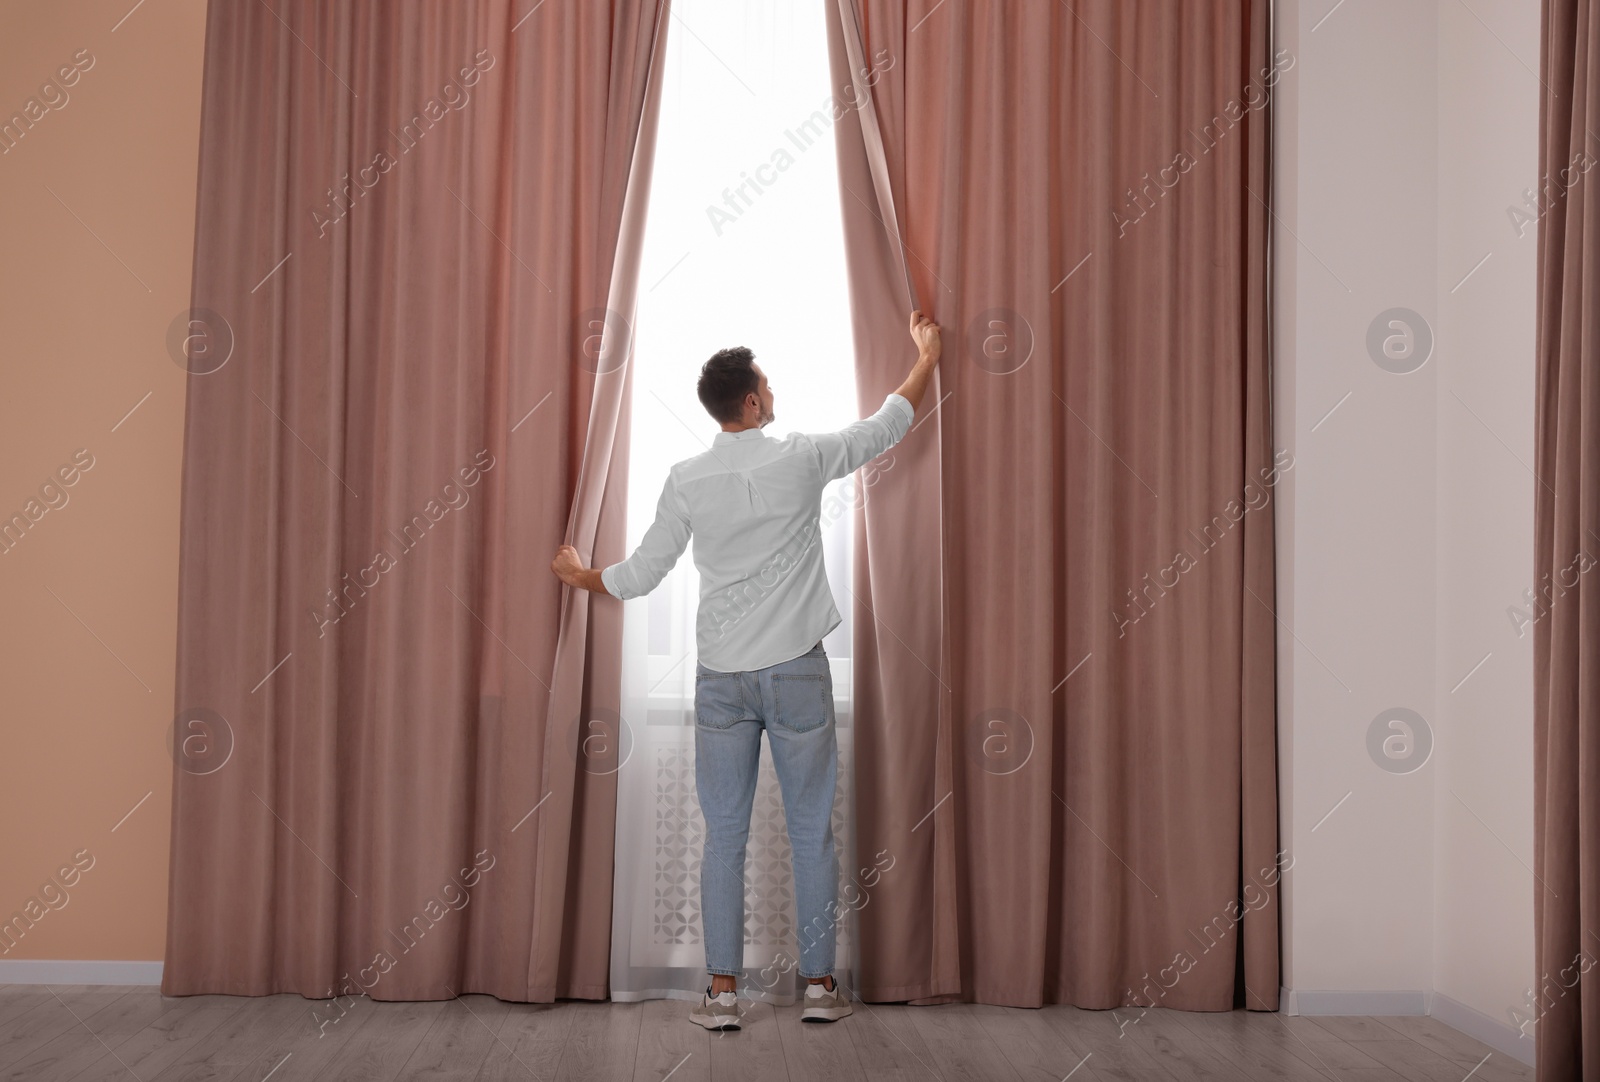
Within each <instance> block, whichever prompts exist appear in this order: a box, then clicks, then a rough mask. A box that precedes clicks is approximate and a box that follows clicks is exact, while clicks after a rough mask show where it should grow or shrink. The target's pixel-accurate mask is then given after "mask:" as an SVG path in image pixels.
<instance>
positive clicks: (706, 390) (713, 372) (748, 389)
mask: <svg viewBox="0 0 1600 1082" xmlns="http://www.w3.org/2000/svg"><path fill="white" fill-rule="evenodd" d="M755 357H756V355H755V354H754V353H752V352H751V351H750V349H749V348H748V347H746V346H731V347H729V348H728V349H719V350H717V351H716V352H715V353H713V354H712V355H711V359H710V360H709V361H707V362H706V363H705V364H703V365H701V366H700V383H699V385H698V386H697V387H696V388H695V390H696V393H698V394H699V395H700V404H701V405H702V406H704V407H705V408H706V412H707V413H709V414H711V416H712V417H713V418H714V419H715V420H717V421H718V422H719V423H722V424H727V423H729V422H732V421H737V420H739V418H740V417H742V416H743V415H744V396H745V395H747V394H759V393H760V387H761V380H760V379H759V378H757V376H756V370H755V369H754V368H752V367H751V365H750V362H752V361H754V360H755Z"/></svg>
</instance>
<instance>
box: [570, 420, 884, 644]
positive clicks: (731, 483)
mask: <svg viewBox="0 0 1600 1082" xmlns="http://www.w3.org/2000/svg"><path fill="white" fill-rule="evenodd" d="M914 412H915V411H913V410H912V408H911V403H910V402H909V401H907V400H906V399H905V398H904V397H903V396H901V395H898V394H890V395H889V396H888V397H887V398H885V399H884V400H883V405H882V406H881V407H880V408H879V409H878V412H877V413H874V414H873V415H872V416H871V417H866V418H863V419H862V420H859V421H856V422H854V423H853V424H849V425H846V426H845V427H844V428H841V429H840V430H839V431H837V432H820V433H816V434H812V435H808V434H806V433H803V432H794V433H790V435H789V436H787V437H786V438H784V439H781V440H779V439H773V438H772V437H770V436H768V435H766V434H765V433H764V432H763V431H762V430H761V429H759V428H748V429H745V430H743V431H741V432H718V433H717V434H716V436H715V437H714V438H713V440H712V443H711V447H710V449H709V450H707V451H705V452H703V453H701V454H698V455H695V456H694V457H693V458H687V459H684V460H683V461H682V462H679V463H677V464H676V465H674V466H673V467H672V468H671V470H669V471H668V473H667V483H666V485H665V486H663V488H662V490H661V500H660V502H659V503H658V504H657V505H656V519H655V522H653V523H651V525H650V528H649V529H648V530H646V531H645V534H644V537H643V538H642V539H641V540H640V542H639V547H638V548H637V549H635V550H634V551H633V555H631V556H629V557H628V558H627V559H626V560H624V561H622V562H621V563H616V564H612V565H610V566H609V567H607V568H605V569H604V570H602V571H601V572H600V581H601V582H602V583H604V584H605V588H606V592H607V593H609V594H611V595H612V596H613V597H619V598H622V599H624V600H626V599H628V598H631V597H639V596H640V595H642V594H647V593H649V592H650V591H651V590H653V589H655V588H656V585H657V584H658V583H660V582H661V580H662V579H663V578H665V577H666V574H667V572H668V571H671V570H672V566H673V565H674V564H676V563H677V562H678V557H680V556H682V555H683V550H684V547H685V546H686V545H688V543H689V537H690V535H691V534H693V536H694V564H695V567H696V568H698V569H699V571H700V612H699V617H698V619H697V621H696V624H695V641H696V645H697V648H698V651H699V655H700V663H701V664H702V665H705V666H706V667H707V668H709V669H715V670H717V671H719V672H742V671H748V670H751V669H761V668H765V667H766V666H768V665H776V664H777V663H778V662H780V661H788V660H790V659H791V658H796V657H799V656H800V655H801V654H803V653H805V652H806V651H808V650H810V649H811V648H812V647H813V646H815V645H816V644H817V643H818V641H819V640H821V639H822V637H823V636H825V635H826V634H828V632H830V631H832V630H833V629H834V628H835V627H838V626H839V621H840V619H841V617H840V616H839V610H838V609H837V608H836V607H835V606H834V603H833V591H832V590H830V589H829V588H828V578H827V575H826V573H825V571H824V568H823V564H822V539H821V536H820V532H821V531H820V526H819V521H820V519H821V516H822V489H823V486H825V485H826V484H827V483H828V482H829V481H832V480H834V479H836V478H839V477H844V476H845V475H847V474H850V473H853V472H854V471H855V470H857V469H858V468H860V467H861V466H863V465H865V464H866V463H867V462H870V461H871V460H872V459H874V458H876V457H877V456H878V455H881V454H882V453H883V452H884V451H886V450H888V449H889V448H890V447H893V446H894V445H895V444H896V443H899V442H900V440H901V439H902V438H903V437H904V436H905V434H906V432H907V431H908V430H909V429H910V428H911V421H912V418H913V416H914Z"/></svg>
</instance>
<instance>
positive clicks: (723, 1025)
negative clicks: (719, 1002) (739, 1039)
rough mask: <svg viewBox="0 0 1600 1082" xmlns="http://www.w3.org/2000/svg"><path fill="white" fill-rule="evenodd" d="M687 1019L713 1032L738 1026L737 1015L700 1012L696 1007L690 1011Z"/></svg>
mask: <svg viewBox="0 0 1600 1082" xmlns="http://www.w3.org/2000/svg"><path fill="white" fill-rule="evenodd" d="M689 1021H691V1022H693V1023H694V1024H695V1025H697V1026H704V1027H705V1028H706V1029H709V1030H712V1031H713V1032H715V1031H718V1030H729V1029H738V1028H739V1017H738V1016H737V1015H732V1016H730V1015H726V1014H701V1013H700V1011H699V1010H698V1009H696V1010H694V1011H691V1012H690V1014H689Z"/></svg>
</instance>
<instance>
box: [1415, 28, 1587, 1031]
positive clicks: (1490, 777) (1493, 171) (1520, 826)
mask: <svg viewBox="0 0 1600 1082" xmlns="http://www.w3.org/2000/svg"><path fill="white" fill-rule="evenodd" d="M1470 2H1471V10H1468V9H1467V8H1466V7H1464V6H1463V5H1462V4H1461V3H1459V2H1458V0H1445V2H1443V3H1441V4H1440V6H1439V53H1438V55H1439V142H1438V147H1439V209H1438V217H1437V220H1438V230H1439V252H1438V260H1439V273H1438V277H1437V283H1438V289H1437V296H1438V302H1437V303H1438V312H1439V319H1440V323H1441V325H1442V326H1441V327H1440V334H1439V338H1440V343H1441V356H1440V359H1441V361H1442V362H1443V363H1442V365H1441V367H1440V370H1439V377H1438V379H1439V389H1440V395H1439V400H1438V405H1437V407H1436V410H1437V412H1436V418H1437V419H1436V425H1437V428H1438V433H1439V450H1438V463H1439V466H1438V475H1439V491H1438V496H1437V508H1438V522H1437V524H1436V527H1435V532H1436V536H1437V538H1438V552H1439V566H1438V570H1437V576H1436V579H1435V582H1436V583H1437V590H1438V596H1439V612H1438V624H1437V626H1438V647H1437V657H1438V672H1437V680H1436V683H1435V699H1436V701H1437V702H1438V707H1437V713H1438V718H1439V726H1440V728H1441V729H1442V730H1443V736H1442V739H1441V742H1440V749H1439V760H1438V762H1437V764H1436V767H1437V769H1436V773H1435V775H1434V789H1435V792H1434V816H1435V823H1436V833H1435V839H1436V848H1435V851H1434V892H1435V893H1434V913H1435V915H1436V924H1435V928H1434V955H1435V965H1434V980H1433V986H1434V988H1435V989H1436V990H1437V991H1438V992H1439V993H1440V996H1441V997H1444V999H1443V1002H1436V1003H1435V1007H1434V1013H1435V1014H1438V1015H1440V1016H1441V1017H1443V1018H1444V1019H1445V1020H1446V1021H1451V1022H1452V1024H1457V1025H1458V1026H1459V1027H1460V1028H1469V1027H1470V1025H1471V1023H1472V1022H1473V1019H1472V1018H1471V1017H1470V1016H1468V1017H1463V1018H1461V1020H1460V1021H1459V1022H1457V1021H1456V1018H1457V1016H1458V1015H1460V1013H1461V1010H1462V1009H1469V1010H1471V1011H1473V1012H1477V1013H1478V1014H1481V1015H1483V1016H1487V1017H1486V1019H1484V1021H1488V1020H1493V1022H1495V1023H1499V1024H1503V1025H1510V1024H1511V1021H1510V1018H1509V1017H1508V1011H1509V1010H1510V1009H1511V1008H1525V1006H1526V1003H1527V1000H1526V993H1527V991H1528V989H1529V987H1530V985H1532V984H1533V983H1534V953H1533V904H1534V897H1535V892H1536V891H1537V890H1538V889H1539V887H1538V884H1537V882H1536V881H1535V880H1534V878H1533V870H1532V869H1533V632H1532V629H1531V628H1528V627H1526V626H1524V628H1523V634H1522V635H1521V636H1520V637H1519V634H1518V627H1517V624H1515V623H1513V621H1512V619H1511V618H1510V617H1509V616H1508V613H1507V610H1508V608H1512V607H1515V608H1519V609H1520V608H1523V607H1524V605H1523V601H1522V594H1523V591H1524V590H1526V589H1528V588H1530V587H1532V586H1533V585H1534V579H1533V495H1534V488H1535V486H1536V485H1537V484H1538V481H1536V480H1535V478H1534V475H1533V470H1532V467H1533V464H1534V450H1533V448H1534V440H1533V434H1534V383H1535V380H1534V299H1535V298H1534V281H1535V273H1536V260H1535V256H1536V249H1537V244H1538V240H1537V236H1536V229H1535V228H1534V226H1533V225H1532V224H1528V225H1527V226H1526V228H1525V230H1524V234H1523V235H1522V236H1520V237H1519V236H1518V235H1517V232H1518V231H1517V228H1516V227H1515V226H1514V225H1513V224H1512V219H1511V216H1510V215H1508V214H1507V209H1508V208H1510V207H1512V206H1516V207H1523V205H1524V204H1523V201H1522V192H1523V190H1524V189H1526V188H1531V187H1535V186H1536V185H1537V184H1538V172H1539V164H1538V154H1539V131H1538V124H1539V99H1540V96H1541V95H1542V94H1543V93H1544V90H1543V87H1542V85H1541V83H1540V77H1539V74H1538V73H1539V8H1540V5H1539V4H1537V3H1531V2H1529V0H1470ZM1485 256H1487V257H1488V260H1487V262H1484V263H1482V265H1481V266H1479V267H1478V269H1477V271H1475V272H1472V268H1473V266H1475V265H1477V264H1478V263H1479V261H1480V260H1483V259H1484V257H1485ZM1469 272H1471V277H1469V278H1466V280H1465V282H1463V281H1462V280H1463V277H1464V276H1466V275H1467V274H1468V273H1469ZM1588 553H1589V555H1590V556H1597V555H1600V550H1596V549H1594V548H1592V547H1591V548H1590V549H1588ZM1558 603H1559V602H1558ZM1485 656H1487V660H1483V659H1484V658H1485ZM1480 661H1483V665H1482V667H1481V668H1478V669H1477V671H1476V672H1473V673H1472V676H1471V677H1470V678H1469V679H1467V680H1466V682H1465V683H1461V681H1462V678H1463V677H1466V676H1467V674H1468V673H1469V672H1471V671H1472V669H1473V667H1474V666H1476V665H1478V663H1479V662H1480ZM1458 684H1459V685H1460V686H1459V687H1457V685H1458ZM1527 1013H1528V1012H1527V1011H1526V1010H1524V1016H1526V1014H1527ZM1533 1032H1534V1030H1533V1029H1532V1028H1531V1027H1530V1028H1529V1030H1528V1033H1529V1034H1530V1037H1531V1034H1532V1033H1533ZM1528 1043H1531V1040H1530V1042H1528ZM1528 1054H1529V1055H1531V1050H1530V1051H1529V1052H1528Z"/></svg>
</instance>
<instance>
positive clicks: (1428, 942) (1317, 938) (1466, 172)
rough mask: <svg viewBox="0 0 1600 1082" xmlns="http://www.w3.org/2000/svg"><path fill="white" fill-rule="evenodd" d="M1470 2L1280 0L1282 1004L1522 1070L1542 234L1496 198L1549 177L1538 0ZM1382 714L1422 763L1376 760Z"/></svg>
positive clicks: (1528, 927) (1528, 974)
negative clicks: (1365, 1021) (1541, 116)
mask: <svg viewBox="0 0 1600 1082" xmlns="http://www.w3.org/2000/svg"><path fill="white" fill-rule="evenodd" d="M1468 2H1469V3H1470V4H1471V7H1470V9H1469V8H1468V7H1467V5H1466V4H1464V3H1462V0H1343V2H1342V3H1339V2H1337V0H1278V3H1277V27H1276V38H1277V47H1278V48H1279V49H1287V50H1288V51H1289V53H1290V54H1292V55H1293V56H1294V57H1295V58H1296V63H1295V66H1294V68H1293V70H1292V71H1291V73H1290V74H1289V75H1288V76H1287V77H1286V78H1285V79H1284V81H1283V82H1282V83H1280V85H1279V87H1278V89H1277V98H1276V101H1275V106H1276V124H1277V127H1276V137H1277V144H1276V149H1275V156H1274V160H1275V164H1276V169H1277V175H1276V178H1275V194H1276V197H1277V203H1276V211H1277V214H1278V219H1279V220H1278V223H1277V226H1276V229H1275V233H1274V243H1275V245H1276V263H1275V269H1274V288H1275V290H1276V291H1277V292H1276V301H1275V313H1276V318H1277V320H1278V322H1277V326H1276V329H1275V345H1276V350H1277V366H1278V367H1277V377H1278V382H1277V385H1276V387H1275V398H1276V409H1277V444H1278V446H1279V447H1282V448H1288V449H1289V450H1291V451H1292V452H1293V453H1294V456H1295V467H1294V469H1293V470H1292V471H1291V472H1290V473H1289V474H1288V475H1287V483H1286V484H1284V485H1282V486H1280V488H1281V490H1280V492H1279V494H1278V497H1279V503H1278V511H1277V525H1278V529H1279V531H1280V532H1279V538H1278V540H1279V554H1280V555H1279V559H1280V563H1279V596H1280V612H1279V615H1280V617H1282V623H1281V624H1280V628H1279V650H1280V661H1279V677H1280V690H1279V701H1280V711H1281V732H1282V736H1283V752H1282V761H1281V762H1282V770H1283V780H1284V820H1283V827H1284V837H1285V839H1286V840H1287V842H1288V845H1289V847H1290V850H1291V852H1292V853H1293V854H1294V855H1295V863H1294V867H1293V870H1292V872H1291V873H1290V875H1289V877H1288V879H1287V888H1286V891H1285V908H1284V933H1285V975H1284V982H1285V986H1286V988H1288V989H1289V990H1290V991H1291V997H1290V1002H1289V1004H1288V1007H1289V1009H1291V1010H1299V1011H1302V1012H1305V1013H1337V1014H1383V1013H1393V1014H1401V1013H1420V1012H1422V1011H1424V1010H1428V1009H1430V1008H1431V1009H1432V1010H1433V1012H1434V1013H1436V1014H1438V1015H1439V1016H1440V1017H1441V1018H1443V1019H1444V1020H1445V1021H1447V1022H1449V1023H1450V1024H1452V1025H1456V1026H1457V1027H1458V1028H1463V1029H1467V1030H1468V1031H1469V1032H1472V1033H1473V1034H1474V1035H1475V1036H1478V1037H1479V1038H1480V1039H1483V1040H1486V1041H1489V1042H1490V1043H1491V1044H1495V1045H1496V1046H1498V1047H1502V1048H1505V1049H1507V1050H1512V1051H1513V1053H1514V1054H1518V1055H1520V1056H1522V1057H1524V1058H1527V1057H1528V1056H1529V1055H1531V1052H1530V1050H1529V1049H1528V1048H1527V1047H1526V1043H1525V1042H1524V1043H1523V1045H1522V1046H1520V1047H1519V1046H1518V1045H1517V1042H1516V1041H1515V1040H1514V1037H1515V1030H1514V1029H1513V1028H1512V1026H1511V1025H1510V1022H1509V1020H1508V1016H1507V1008H1509V1007H1512V1006H1514V1005H1519V1004H1521V1003H1522V1002H1523V992H1524V990H1525V989H1526V988H1527V986H1528V985H1529V984H1530V983H1531V982H1532V957H1533V955H1532V927H1533V926H1532V919H1533V918H1532V897H1533V895H1532V890H1533V879H1532V874H1531V871H1529V870H1528V868H1527V867H1524V865H1531V861H1532V848H1531V847H1532V824H1533V813H1532V788H1533V787H1532V773H1531V750H1532V725H1531V711H1532V683H1531V670H1530V663H1531V650H1530V649H1529V645H1528V644H1529V643H1530V642H1531V634H1529V635H1528V636H1527V637H1525V638H1524V639H1521V640H1518V638H1517V635H1516V631H1515V630H1514V628H1513V627H1512V625H1511V622H1510V621H1509V619H1508V618H1507V616H1506V613H1505V608H1506V606H1507V605H1510V604H1513V603H1517V602H1520V598H1521V592H1522V590H1523V589H1524V588H1525V587H1528V586H1531V585H1532V573H1531V564H1532V561H1531V551H1532V493H1533V488H1532V486H1533V484H1534V480H1533V478H1532V475H1531V474H1530V473H1529V472H1528V471H1527V470H1526V469H1524V468H1523V466H1522V465H1520V464H1519V463H1518V461H1517V460H1518V459H1519V458H1520V459H1521V460H1522V461H1523V462H1526V463H1531V462H1532V437H1533V413H1532V397H1533V368H1532V352H1533V349H1532V347H1533V338H1532V319H1533V303H1534V292H1533V288H1534V287H1533V281H1534V280H1533V270H1534V267H1533V254H1534V239H1533V234H1532V230H1531V229H1530V230H1529V231H1528V235H1527V236H1526V237H1524V238H1521V239H1520V240H1519V239H1518V238H1517V237H1516V235H1515V230H1514V229H1513V228H1512V227H1511V225H1510V223H1509V220H1508V218H1507V215H1506V214H1505V206H1506V204H1507V203H1519V202H1520V192H1521V189H1522V188H1524V187H1527V186H1531V185H1533V184H1534V183H1535V178H1534V172H1535V169H1536V164H1537V163H1536V147H1537V125H1538V91H1539V83H1538V80H1537V77H1536V76H1534V75H1532V74H1530V72H1529V70H1528V69H1527V68H1525V67H1524V66H1523V65H1524V64H1527V65H1528V66H1529V67H1531V68H1532V69H1533V70H1534V71H1537V68H1538V48H1537V44H1538V35H1539V5H1538V4H1536V3H1532V2H1530V0H1468ZM1480 19H1481V21H1480ZM1519 57H1520V58H1521V59H1520V61H1519V59H1518V58H1519ZM1490 252H1493V255H1491V257H1490V258H1489V260H1488V261H1487V262H1485V263H1483V264H1482V265H1481V266H1478V268H1477V270H1476V271H1473V267H1474V265H1475V264H1477V263H1478V262H1479V260H1480V259H1482V257H1483V256H1484V255H1485V254H1488V253H1490ZM1469 272H1472V273H1471V276H1470V277H1468V274H1469ZM1463 279H1465V281H1463ZM1391 309H1406V310H1409V312H1410V313H1413V314H1412V315H1401V316H1400V317H1399V318H1400V323H1399V324H1397V325H1391V324H1390V322H1389V319H1387V318H1385V319H1382V320H1380V319H1379V317H1380V315H1381V314H1382V313H1386V312H1388V311H1389V310H1391ZM1375 322H1377V326H1378V338H1379V348H1378V350H1377V355H1376V358H1375V356H1374V353H1373V350H1372V348H1371V346H1370V345H1369V332H1371V331H1372V329H1373V327H1374V324H1375ZM1429 334H1431V335H1432V337H1433V348H1432V350H1431V352H1430V353H1428V354H1427V359H1426V361H1425V363H1422V364H1421V365H1420V367H1416V365H1417V362H1418V360H1420V358H1421V356H1422V354H1420V353H1415V352H1413V353H1411V354H1410V355H1409V357H1408V356H1407V355H1406V342H1407V341H1408V339H1407V338H1406V335H1409V336H1410V338H1409V341H1410V342H1411V343H1413V344H1414V343H1418V342H1421V341H1422V340H1423V339H1425V338H1426V336H1428V335H1429ZM1384 338H1389V339H1390V340H1391V349H1392V350H1393V351H1395V352H1396V353H1398V354H1399V355H1398V356H1395V357H1391V358H1387V359H1384V354H1383V350H1382V340H1383V339H1384ZM1413 348H1414V346H1413ZM1379 359H1384V363H1386V364H1387V365H1389V366H1390V367H1391V368H1398V367H1410V368H1413V369H1414V370H1411V371H1408V372H1404V373H1400V372H1395V371H1390V370H1386V369H1385V367H1382V366H1380V364H1379ZM1486 654H1487V655H1490V656H1489V658H1488V660H1487V661H1485V662H1484V663H1483V664H1482V666H1481V667H1478V668H1477V669H1476V671H1473V669H1474V666H1477V665H1478V662H1479V661H1480V660H1481V659H1483V658H1484V656H1485V655H1486ZM1469 672H1472V675H1471V677H1470V678H1468V679H1466V680H1465V682H1463V678H1464V677H1467V674H1468V673H1469ZM1392 708H1406V709H1409V710H1412V711H1415V712H1416V714H1417V715H1419V716H1420V718H1421V724H1420V725H1413V726H1411V729H1412V730H1415V732H1414V733H1413V741H1414V742H1413V743H1412V745H1411V754H1410V757H1409V758H1407V757H1405V756H1404V755H1400V756H1399V757H1398V758H1397V757H1394V756H1391V755H1387V754H1385V752H1384V751H1383V750H1382V748H1381V747H1380V748H1379V749H1378V750H1377V751H1376V753H1375V752H1374V750H1373V747H1372V745H1373V744H1374V743H1377V744H1380V745H1381V743H1382V737H1383V735H1384V733H1390V734H1393V735H1396V736H1400V734H1401V732H1402V731H1401V730H1396V729H1393V728H1389V729H1384V730H1383V731H1382V732H1379V733H1378V734H1377V735H1376V736H1373V732H1372V730H1373V726H1374V720H1375V719H1377V718H1378V717H1379V715H1381V714H1383V713H1384V712H1385V711H1387V710H1390V709H1392ZM1426 737H1431V740H1432V749H1431V753H1429V754H1427V755H1426V756H1424V755H1423V753H1422V751H1421V747H1422V743H1423V739H1422V738H1426ZM1401 739H1402V740H1403V737H1401ZM1390 746H1391V751H1392V752H1404V751H1405V746H1404V744H1403V743H1402V744H1400V745H1396V743H1395V742H1394V741H1391V742H1390ZM1380 762H1382V763H1386V764H1388V766H1389V767H1390V768H1391V769H1385V767H1384V766H1382V765H1380ZM1419 763H1420V765H1418V764H1419ZM1407 768H1409V769H1407ZM1330 811H1331V814H1330ZM1435 992H1437V993H1438V994H1437V995H1435Z"/></svg>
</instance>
